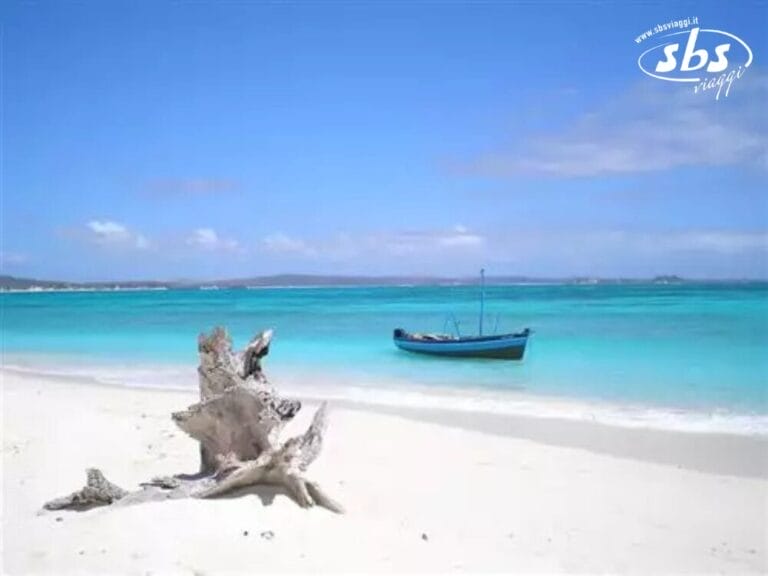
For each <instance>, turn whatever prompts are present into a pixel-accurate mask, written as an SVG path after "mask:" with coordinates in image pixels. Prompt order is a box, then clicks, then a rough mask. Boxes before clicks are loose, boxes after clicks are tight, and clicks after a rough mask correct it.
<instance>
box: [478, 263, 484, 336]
mask: <svg viewBox="0 0 768 576" xmlns="http://www.w3.org/2000/svg"><path fill="white" fill-rule="evenodd" d="M484 308H485V268H480V330H479V335H480V336H482V335H483V314H484V313H485V311H484Z"/></svg>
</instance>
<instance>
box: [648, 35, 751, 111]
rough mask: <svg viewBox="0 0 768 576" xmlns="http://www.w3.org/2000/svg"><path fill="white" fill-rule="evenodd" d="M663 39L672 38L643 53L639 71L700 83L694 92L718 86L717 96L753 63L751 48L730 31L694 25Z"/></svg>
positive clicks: (726, 93) (677, 80)
mask: <svg viewBox="0 0 768 576" xmlns="http://www.w3.org/2000/svg"><path fill="white" fill-rule="evenodd" d="M664 38H666V39H668V40H669V41H668V42H666V43H664V44H659V45H657V46H654V47H653V48H649V49H648V50H646V51H645V52H643V53H642V54H640V57H639V58H638V59H637V65H638V66H639V67H640V70H642V71H643V73H644V74H647V75H648V76H650V77H651V78H656V79H658V80H665V81H667V82H689V83H697V85H696V86H695V87H694V92H699V91H700V90H701V91H704V90H710V89H713V88H717V99H719V98H720V92H721V90H722V89H723V87H725V88H726V92H725V95H726V96H727V95H728V92H729V91H730V88H731V84H733V82H734V81H735V80H737V79H739V78H741V76H742V75H743V74H744V72H745V71H746V69H747V68H749V66H750V65H751V64H752V49H751V48H750V47H749V46H748V45H747V43H746V42H744V40H742V39H741V38H739V37H738V36H736V35H734V34H731V33H730V32H724V31H722V30H711V29H704V28H692V29H691V30H685V31H683V32H673V33H671V34H666V35H665V36H664Z"/></svg>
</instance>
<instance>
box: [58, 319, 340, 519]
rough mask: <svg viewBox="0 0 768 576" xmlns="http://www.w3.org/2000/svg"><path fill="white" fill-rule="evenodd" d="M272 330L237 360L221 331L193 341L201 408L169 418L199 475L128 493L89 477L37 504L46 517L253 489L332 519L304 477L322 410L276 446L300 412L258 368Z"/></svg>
mask: <svg viewBox="0 0 768 576" xmlns="http://www.w3.org/2000/svg"><path fill="white" fill-rule="evenodd" d="M271 340H272V331H271V330H266V331H264V332H262V333H260V334H258V335H257V336H256V337H255V338H254V339H253V340H251V342H250V343H249V344H248V345H247V346H246V347H245V349H243V350H242V351H241V352H239V353H235V352H233V351H232V340H231V339H230V337H229V335H228V334H227V332H226V331H225V330H224V329H223V328H216V329H215V330H214V331H213V332H212V333H211V334H210V335H204V334H201V335H200V337H199V339H198V350H199V352H200V365H199V367H198V369H197V371H198V375H199V387H200V402H198V403H197V404H194V405H192V406H190V407H189V408H187V409H186V410H182V411H179V412H174V413H173V415H172V418H173V421H174V422H175V423H176V425H177V426H178V427H179V428H181V429H182V430H183V431H184V432H186V433H187V434H189V435H190V436H191V437H192V438H194V439H195V440H197V441H198V442H199V443H200V472H199V473H198V474H196V475H194V476H190V475H184V474H178V475H176V476H169V477H163V478H154V479H152V480H151V481H149V482H146V483H144V484H142V487H141V488H140V489H139V490H137V491H134V492H127V491H125V490H123V489H122V488H120V487H118V486H116V485H114V484H112V483H111V482H109V481H107V479H106V478H104V475H103V474H102V473H101V471H100V470H98V469H96V468H91V469H89V470H88V474H87V476H88V479H87V484H86V486H85V487H84V488H82V489H81V490H79V491H77V492H74V493H72V494H70V495H69V496H65V497H63V498H57V499H55V500H51V501H50V502H47V503H46V504H44V508H46V509H48V510H61V509H69V510H87V509H89V508H93V507H95V506H105V505H125V504H137V503H141V502H148V501H157V500H166V499H172V498H187V497H192V498H210V497H215V496H219V495H222V494H226V493H228V492H231V491H233V490H236V489H238V488H244V487H247V486H253V485H256V484H271V485H278V486H283V487H284V488H285V489H286V490H287V491H288V493H289V494H290V495H291V496H292V497H293V499H294V500H296V502H297V503H298V504H299V505H301V506H303V507H309V506H313V505H315V504H318V505H320V506H323V507H325V508H328V509H329V510H332V511H334V512H342V508H341V506H339V504H337V503H336V502H334V501H333V500H332V499H331V498H330V497H329V496H327V495H326V494H325V493H324V492H323V490H322V489H321V488H320V487H319V486H318V485H317V484H316V483H314V482H311V481H309V480H307V479H306V478H305V477H304V472H306V470H307V468H308V467H309V465H310V464H311V463H312V462H313V461H314V460H315V458H317V456H318V455H319V454H320V450H321V448H322V444H323V433H324V432H325V428H326V423H327V421H326V405H325V403H323V404H322V405H321V406H320V408H319V409H318V410H317V412H316V413H315V416H314V418H313V420H312V424H311V425H310V426H309V428H308V429H307V431H306V432H305V433H304V434H302V435H301V436H296V437H294V438H290V439H289V440H287V441H286V442H284V443H281V442H280V439H279V437H280V432H281V430H282V428H283V426H284V425H285V423H286V422H288V421H289V420H290V419H292V418H293V417H294V416H295V415H296V413H297V412H298V411H299V410H300V409H301V402H299V401H298V400H290V399H287V398H282V397H281V396H279V394H278V393H277V391H276V390H275V389H274V388H273V387H272V385H271V384H270V383H269V381H268V380H267V378H266V376H265V375H264V372H263V371H262V368H261V360H262V358H264V356H266V355H267V353H268V352H269V345H270V342H271Z"/></svg>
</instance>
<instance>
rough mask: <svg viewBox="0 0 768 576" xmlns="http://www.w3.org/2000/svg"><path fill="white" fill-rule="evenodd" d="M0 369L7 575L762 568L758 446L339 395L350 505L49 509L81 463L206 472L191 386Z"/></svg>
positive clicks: (321, 472)
mask: <svg viewBox="0 0 768 576" xmlns="http://www.w3.org/2000/svg"><path fill="white" fill-rule="evenodd" d="M2 376H3V388H2V414H3V422H2V432H3V436H2V451H3V473H2V569H3V570H2V572H3V573H4V574H28V573H47V574H65V573H100V574H105V573H110V574H113V573H119V574H123V573H130V574H147V573H150V572H151V573H154V574H170V573H181V574H219V573H226V572H230V573H248V574H254V573H263V572H282V571H302V572H315V571H334V572H338V571H351V570H356V571H365V572H385V571H418V572H424V571H428V572H446V571H448V572H457V571H507V572H614V573H615V572H622V573H624V572H691V573H702V572H729V573H750V572H751V573H756V572H763V573H764V572H765V571H766V570H768V559H767V556H766V555H767V548H768V479H766V476H768V473H767V472H766V470H767V469H768V464H767V461H768V444H766V440H765V438H754V437H742V436H724V435H711V436H710V435H706V434H681V433H675V432H664V433H661V432H656V431H648V430H629V429H622V428H611V427H609V426H592V427H590V426H589V425H587V424H584V425H581V426H578V425H575V424H573V423H565V424H564V423H563V422H558V421H556V420H546V419H525V418H512V417H504V416H498V415H496V416H494V417H493V418H490V417H487V416H484V415H482V414H472V413H466V412H465V413H462V414H452V413H450V412H448V411H429V410H413V409H410V410H409V409H401V410H398V409H397V408H393V407H391V406H389V407H382V406H380V407H376V406H368V407H365V406H361V405H359V404H354V403H349V402H337V403H336V405H335V406H332V414H331V428H330V429H329V432H328V435H327V444H326V449H325V451H324V453H323V454H322V455H321V457H320V459H319V460H318V461H317V462H316V463H315V464H314V465H313V468H312V470H311V476H312V477H314V478H315V479H317V480H319V481H320V482H321V483H322V484H323V485H324V486H325V487H326V488H327V489H328V491H329V492H330V493H332V494H333V495H334V496H335V497H337V499H338V500H340V501H341V502H343V503H344V505H345V506H346V508H347V510H348V512H347V514H346V515H344V516H337V515H333V514H331V513H329V512H327V511H325V510H309V511H307V510H302V509H300V508H298V507H297V506H296V505H295V504H294V503H293V502H292V501H290V500H289V499H288V498H287V497H286V496H284V495H283V494H279V493H278V494H274V493H269V492H268V491H264V492H261V493H258V494H257V493H251V494H247V495H243V496H240V497H238V498H227V499H221V500H215V501H202V500H181V501H173V502H166V503H154V504H144V505H139V506H133V507H125V508H117V509H97V510H92V511H89V512H85V513H80V514H77V513H44V514H40V506H41V504H42V503H43V502H44V501H46V500H49V499H51V498H53V497H55V496H60V495H63V494H67V493H69V492H71V491H72V490H73V489H75V488H78V487H79V486H80V485H82V483H83V480H84V469H85V468H86V467H88V466H98V467H100V468H101V469H102V470H104V471H105V473H106V474H107V476H108V478H110V479H111V480H112V481H114V482H116V483H118V484H120V485H121V486H123V487H126V488H133V487H136V485H137V484H138V483H139V482H141V481H143V480H146V479H148V478H151V477H152V476H155V475H164V474H172V473H177V472H184V471H186V472H191V471H194V470H195V469H196V466H197V458H198V454H197V447H196V445H195V444H194V442H192V441H190V440H189V439H187V438H186V437H185V436H184V435H183V434H181V433H180V432H178V431H177V430H176V429H175V428H174V425H173V423H172V422H171V420H170V418H169V413H170V412H171V411H172V410H175V409H179V408H180V407H184V406H186V405H188V404H191V403H193V402H194V401H195V393H194V392H189V393H184V392H160V391H148V390H130V389H120V388H108V387H98V386H92V385H88V384H84V383H75V382H62V381H57V380H52V379H44V378H40V377H22V376H19V375H15V374H10V373H3V374H2ZM308 408H309V407H308ZM310 415H311V410H310V409H305V410H302V413H301V414H300V418H298V421H296V422H295V423H293V427H292V428H293V429H294V430H297V431H298V430H299V429H302V428H303V427H304V426H305V425H306V423H307V420H308V419H309V417H310ZM564 426H565V427H564ZM569 426H570V428H569ZM574 426H575V427H574ZM288 432H290V430H289V431H288ZM270 535H271V537H270Z"/></svg>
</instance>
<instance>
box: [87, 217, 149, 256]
mask: <svg viewBox="0 0 768 576" xmlns="http://www.w3.org/2000/svg"><path fill="white" fill-rule="evenodd" d="M86 228H87V231H88V234H89V238H90V240H92V241H93V242H96V243H97V244H100V245H103V246H119V247H123V248H136V249H138V250H146V249H147V248H150V246H151V244H150V241H149V240H148V239H147V237H146V236H144V235H143V234H139V233H137V232H134V231H132V230H130V229H128V227H126V226H125V225H124V224H120V223H119V222H115V221H113V220H91V221H90V222H88V223H87V224H86Z"/></svg>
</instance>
